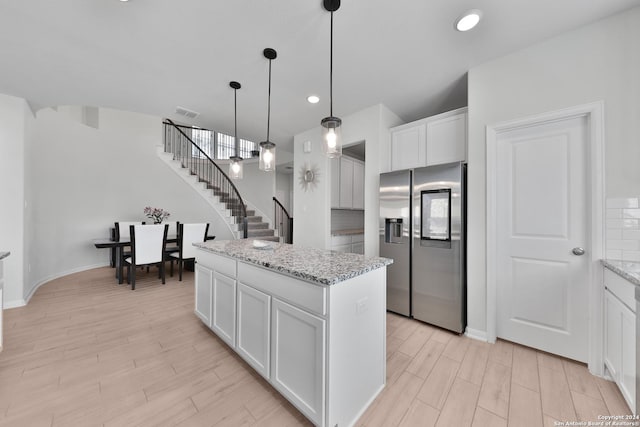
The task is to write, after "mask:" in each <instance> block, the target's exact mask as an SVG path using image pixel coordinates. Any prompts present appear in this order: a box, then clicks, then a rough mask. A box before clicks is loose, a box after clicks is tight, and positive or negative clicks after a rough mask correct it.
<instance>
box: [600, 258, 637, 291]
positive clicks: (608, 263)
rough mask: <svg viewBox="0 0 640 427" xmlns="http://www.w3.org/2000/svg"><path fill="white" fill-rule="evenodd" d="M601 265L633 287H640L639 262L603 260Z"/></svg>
mask: <svg viewBox="0 0 640 427" xmlns="http://www.w3.org/2000/svg"><path fill="white" fill-rule="evenodd" d="M602 265H604V266H605V268H608V269H609V270H611V271H613V272H614V273H617V274H618V275H620V276H621V277H623V278H624V279H626V280H628V281H629V282H631V283H633V284H634V285H636V286H640V262H632V261H618V260H611V259H603V260H602Z"/></svg>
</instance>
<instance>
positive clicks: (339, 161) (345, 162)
mask: <svg viewBox="0 0 640 427" xmlns="http://www.w3.org/2000/svg"><path fill="white" fill-rule="evenodd" d="M331 207H332V208H336V209H364V162H361V161H360V160H356V159H353V158H351V157H347V156H340V157H338V158H335V159H331Z"/></svg>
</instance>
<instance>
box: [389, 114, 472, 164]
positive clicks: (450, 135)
mask: <svg viewBox="0 0 640 427" xmlns="http://www.w3.org/2000/svg"><path fill="white" fill-rule="evenodd" d="M466 153H467V108H466V107H465V108H459V109H457V110H453V111H448V112H446V113H442V114H438V115H437V116H432V117H428V118H426V119H422V120H417V121H415V122H411V123H407V124H404V125H401V126H397V127H394V128H391V153H390V155H391V170H392V171H395V170H403V169H411V168H417V167H423V166H431V165H439V164H443V163H451V162H459V161H464V160H466Z"/></svg>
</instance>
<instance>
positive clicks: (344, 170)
mask: <svg viewBox="0 0 640 427" xmlns="http://www.w3.org/2000/svg"><path fill="white" fill-rule="evenodd" d="M340 207H342V208H352V207H353V160H351V159H349V158H347V157H340Z"/></svg>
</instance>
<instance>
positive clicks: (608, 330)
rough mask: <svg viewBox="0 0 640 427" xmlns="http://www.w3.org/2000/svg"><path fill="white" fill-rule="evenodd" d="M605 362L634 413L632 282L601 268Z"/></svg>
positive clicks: (634, 371)
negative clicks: (602, 271)
mask: <svg viewBox="0 0 640 427" xmlns="http://www.w3.org/2000/svg"><path fill="white" fill-rule="evenodd" d="M604 284H605V291H604V323H605V324H604V363H605V366H606V367H607V369H608V370H609V373H610V374H611V377H612V378H613V380H614V381H615V382H616V384H617V385H618V387H619V388H620V391H621V392H622V395H623V396H624V398H625V400H626V401H627V403H628V404H629V407H630V408H631V410H632V411H633V412H634V413H636V410H637V409H638V408H636V407H635V402H636V398H635V396H636V384H635V381H636V346H635V342H636V312H635V297H634V285H633V284H632V283H630V282H628V281H626V280H625V279H623V278H622V277H620V276H618V275H617V274H616V273H613V272H611V271H610V270H608V269H605V270H604Z"/></svg>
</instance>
